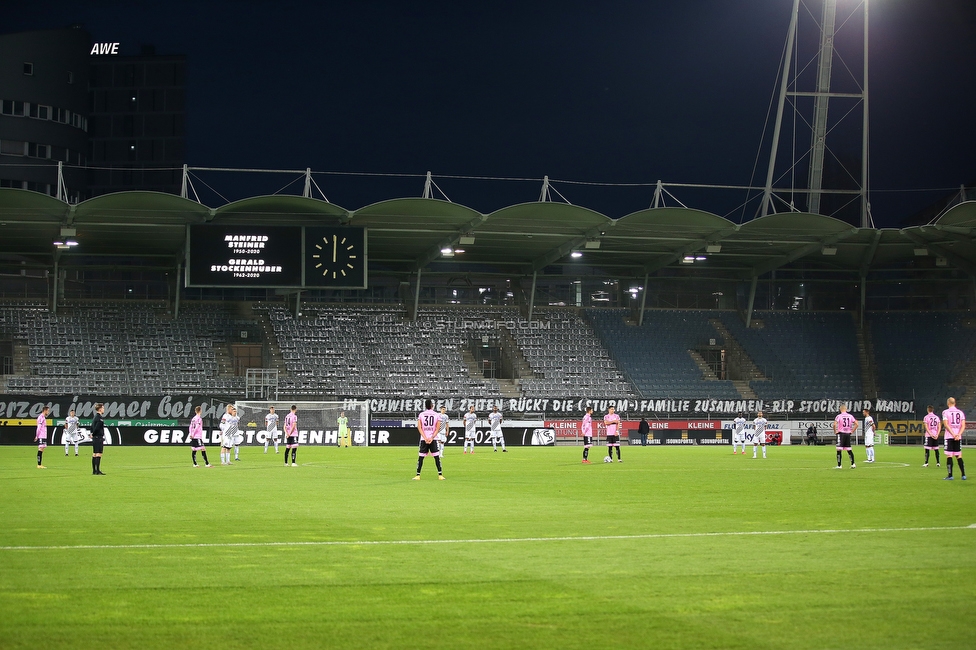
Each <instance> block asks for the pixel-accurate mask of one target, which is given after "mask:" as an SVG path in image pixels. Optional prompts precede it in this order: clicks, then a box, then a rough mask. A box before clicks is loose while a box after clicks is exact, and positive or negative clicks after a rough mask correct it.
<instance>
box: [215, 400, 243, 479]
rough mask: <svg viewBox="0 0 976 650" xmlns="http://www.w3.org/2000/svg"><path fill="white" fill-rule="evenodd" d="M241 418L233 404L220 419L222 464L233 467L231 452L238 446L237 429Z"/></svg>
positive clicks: (228, 406) (229, 405)
mask: <svg viewBox="0 0 976 650" xmlns="http://www.w3.org/2000/svg"><path fill="white" fill-rule="evenodd" d="M239 422H240V418H238V417H237V409H236V408H235V407H234V405H233V404H228V405H227V411H226V413H224V414H223V416H221V418H220V464H221V465H232V464H233V463H231V462H230V452H231V450H233V449H234V447H235V446H236V440H235V439H236V438H237V428H238V423H239Z"/></svg>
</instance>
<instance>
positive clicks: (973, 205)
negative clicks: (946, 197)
mask: <svg viewBox="0 0 976 650" xmlns="http://www.w3.org/2000/svg"><path fill="white" fill-rule="evenodd" d="M935 223H936V224H938V225H940V226H956V227H959V228H976V201H965V202H963V203H960V204H958V205H954V206H953V207H951V208H949V209H948V210H946V213H945V214H943V215H942V216H941V217H939V218H938V220H937V221H936V222H935Z"/></svg>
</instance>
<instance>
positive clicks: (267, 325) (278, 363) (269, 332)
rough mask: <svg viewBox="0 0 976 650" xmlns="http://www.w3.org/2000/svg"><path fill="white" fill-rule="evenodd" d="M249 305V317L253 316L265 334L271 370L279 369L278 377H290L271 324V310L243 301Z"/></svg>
mask: <svg viewBox="0 0 976 650" xmlns="http://www.w3.org/2000/svg"><path fill="white" fill-rule="evenodd" d="M243 304H245V305H247V309H248V313H249V316H248V317H249V318H251V319H252V320H253V321H254V322H255V323H257V325H258V327H260V328H261V332H262V334H264V341H265V345H266V346H267V348H268V356H269V358H270V366H271V370H277V371H278V377H279V378H281V377H288V376H289V375H288V366H287V365H286V364H285V357H284V356H283V355H282V354H281V346H280V345H278V337H277V336H276V335H275V332H274V325H272V324H271V316H270V315H269V314H270V312H269V311H268V310H266V309H255V308H254V303H243Z"/></svg>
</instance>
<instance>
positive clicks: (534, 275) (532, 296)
mask: <svg viewBox="0 0 976 650" xmlns="http://www.w3.org/2000/svg"><path fill="white" fill-rule="evenodd" d="M538 279H539V272H538V271H532V290H531V291H530V292H529V322H530V323H531V322H532V312H533V311H535V285H536V281H537V280H538Z"/></svg>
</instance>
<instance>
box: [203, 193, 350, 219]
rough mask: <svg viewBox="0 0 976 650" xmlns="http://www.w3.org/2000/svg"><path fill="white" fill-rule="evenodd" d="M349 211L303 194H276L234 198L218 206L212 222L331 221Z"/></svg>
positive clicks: (341, 217)
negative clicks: (234, 199) (236, 199)
mask: <svg viewBox="0 0 976 650" xmlns="http://www.w3.org/2000/svg"><path fill="white" fill-rule="evenodd" d="M347 215H348V212H347V210H346V209H345V208H342V207H340V206H338V205H335V204H332V203H328V202H327V201H322V200H320V199H313V198H308V197H304V196H289V195H281V194H275V195H270V196H255V197H251V198H248V199H241V200H240V201H234V202H233V203H228V204H227V205H224V206H221V207H219V208H217V210H216V211H215V214H214V223H234V224H247V223H262V224H278V225H290V224H306V225H312V224H313V223H323V224H334V223H337V222H338V221H339V220H340V219H344V218H346V216H347Z"/></svg>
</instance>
